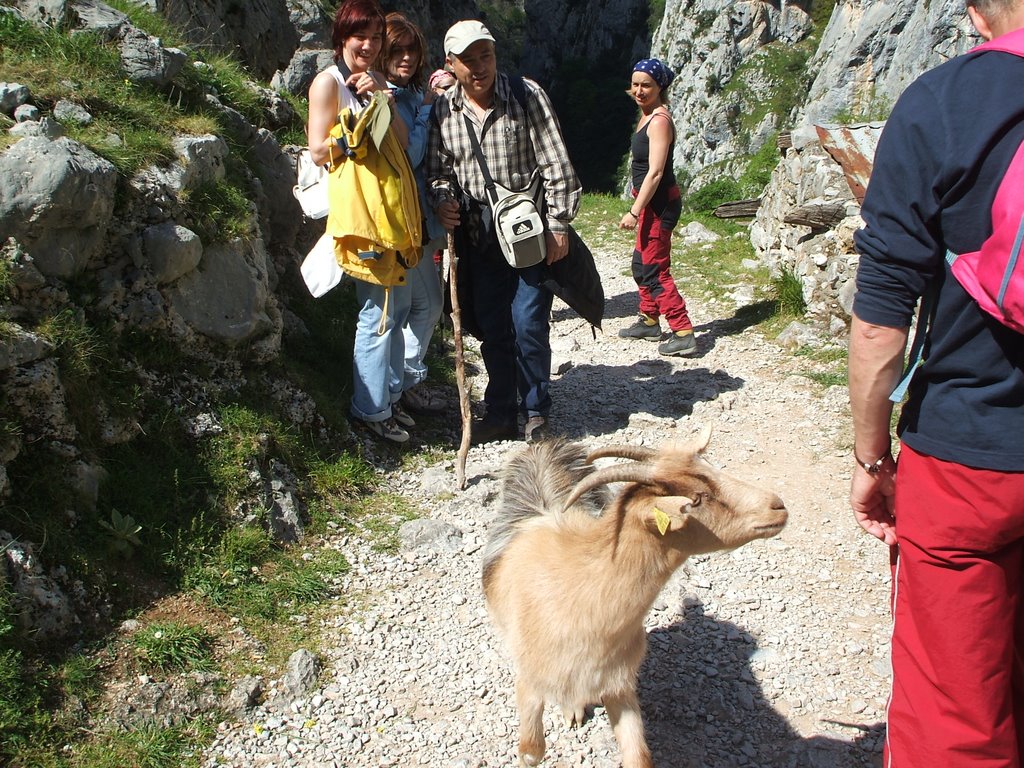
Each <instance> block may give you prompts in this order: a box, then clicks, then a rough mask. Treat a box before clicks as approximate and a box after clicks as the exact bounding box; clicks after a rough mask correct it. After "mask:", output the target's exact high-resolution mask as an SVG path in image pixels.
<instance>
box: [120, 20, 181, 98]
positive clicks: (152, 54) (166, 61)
mask: <svg viewBox="0 0 1024 768" xmlns="http://www.w3.org/2000/svg"><path fill="white" fill-rule="evenodd" d="M187 60H188V56H187V55H186V54H185V52H184V51H181V50H179V49H178V48H164V47H163V46H162V45H161V44H160V39H159V38H157V37H153V36H152V35H147V34H146V33H145V32H143V31H141V30H139V29H135V28H134V27H132V28H131V29H129V30H128V31H126V32H125V33H124V36H123V37H122V39H121V66H122V67H123V68H124V71H125V75H126V77H127V78H128V79H129V80H131V81H132V82H133V83H140V84H146V85H152V86H154V87H156V88H162V87H163V86H165V85H167V84H168V83H170V82H171V81H172V80H173V79H174V78H175V77H176V76H177V74H178V73H179V72H180V71H181V68H182V67H183V66H184V65H185V62H186V61H187Z"/></svg>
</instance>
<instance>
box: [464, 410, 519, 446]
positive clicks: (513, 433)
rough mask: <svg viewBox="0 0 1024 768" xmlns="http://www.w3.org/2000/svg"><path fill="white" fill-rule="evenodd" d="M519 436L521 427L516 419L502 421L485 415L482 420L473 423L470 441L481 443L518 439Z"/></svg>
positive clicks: (474, 443) (475, 443)
mask: <svg viewBox="0 0 1024 768" xmlns="http://www.w3.org/2000/svg"><path fill="white" fill-rule="evenodd" d="M518 437H519V429H518V427H517V426H516V423H515V422H514V421H502V420H501V419H491V418H488V417H486V416H484V418H482V419H480V421H477V422H474V423H473V427H472V438H471V440H470V442H471V443H472V444H473V445H481V444H483V443H494V442H497V441H499V440H516V439H518Z"/></svg>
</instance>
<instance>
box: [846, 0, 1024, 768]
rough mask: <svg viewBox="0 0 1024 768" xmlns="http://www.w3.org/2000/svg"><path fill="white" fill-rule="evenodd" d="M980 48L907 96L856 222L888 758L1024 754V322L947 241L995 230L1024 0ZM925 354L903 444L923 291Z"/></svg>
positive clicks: (1023, 123) (1023, 41)
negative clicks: (888, 638) (988, 291)
mask: <svg viewBox="0 0 1024 768" xmlns="http://www.w3.org/2000/svg"><path fill="white" fill-rule="evenodd" d="M967 12H968V14H969V15H970V18H971V21H972V22H973V23H974V26H975V28H976V29H977V30H978V32H979V33H980V34H981V35H982V36H983V37H984V38H986V39H987V40H992V39H997V40H999V41H1000V44H1001V45H1003V46H1005V47H1009V48H1010V49H1012V50H1014V51H1017V50H1019V51H1020V53H1021V55H1015V53H1010V52H1003V51H996V50H989V51H983V52H980V51H974V52H969V53H967V54H965V55H963V56H960V57H957V58H956V59H953V60H951V61H949V62H946V63H945V64H943V65H942V66H940V67H937V68H936V69H934V70H932V71H930V72H928V73H926V74H925V75H923V76H922V77H921V78H919V79H918V80H917V81H916V82H915V83H913V84H912V85H911V86H910V87H909V88H907V90H906V91H905V92H904V94H903V95H902V96H901V97H900V100H899V102H898V103H897V105H896V107H895V109H894V110H893V113H892V115H891V116H890V118H889V120H888V122H887V124H886V128H885V131H884V132H883V135H882V139H881V141H880V142H879V146H878V151H877V154H876V156H875V163H874V170H873V174H872V177H871V183H870V185H869V189H868V193H867V197H866V198H865V200H864V205H863V208H862V215H863V217H864V221H865V227H864V228H863V229H862V230H860V231H859V232H857V234H856V236H855V240H856V244H857V249H858V251H859V252H860V254H861V261H860V266H859V269H858V273H857V289H858V292H857V297H856V299H855V302H854V318H853V325H852V328H851V331H850V353H849V354H850V359H849V371H850V402H851V408H852V413H853V422H854V456H855V459H856V463H857V466H856V467H855V469H854V476H853V482H852V485H851V491H850V503H851V506H852V508H853V512H854V515H855V517H856V519H857V521H858V523H859V524H860V525H861V526H862V527H863V528H864V529H865V530H866V531H868V532H869V533H871V534H873V535H874V536H876V537H878V538H879V539H881V540H882V541H883V542H885V543H886V544H888V545H889V546H890V547H891V559H892V573H893V591H892V610H893V637H892V667H893V684H892V695H891V697H890V701H889V708H888V732H887V738H886V745H885V758H884V765H885V766H886V767H887V768H913V767H914V766H921V767H922V768H961V767H968V768H970V767H973V766H985V767H986V768H996V767H997V766H998V767H999V768H1020V766H1021V765H1022V756H1024V667H1022V660H1024V605H1022V597H1024V335H1022V334H1021V333H1019V332H1017V331H1015V330H1013V329H1011V328H1008V327H1006V326H1004V325H1002V324H1001V323H1000V322H998V321H997V320H995V319H994V318H993V317H991V316H990V315H988V314H986V313H985V312H984V311H983V310H982V309H981V307H980V306H979V305H978V304H977V302H975V301H974V300H973V299H972V298H971V297H970V296H969V295H968V294H967V292H966V291H965V290H964V289H963V287H962V286H961V285H960V284H959V283H958V282H957V281H956V279H954V278H953V277H952V274H951V272H950V270H949V267H948V266H947V263H946V259H945V256H946V254H947V252H949V253H955V254H959V253H968V252H971V251H976V250H978V249H979V247H980V245H981V243H982V242H984V241H985V239H986V238H988V236H989V235H990V234H991V231H992V217H991V215H990V213H991V208H992V202H993V199H994V196H995V191H996V189H997V188H998V186H999V183H1000V181H1001V180H1002V177H1003V175H1004V173H1005V171H1006V169H1007V167H1008V165H1009V163H1010V160H1011V159H1012V157H1013V156H1014V154H1015V152H1016V151H1017V149H1018V147H1019V146H1021V144H1022V142H1024V89H1021V87H1020V83H1022V82H1024V0H968V2H967ZM926 293H927V294H929V295H930V296H932V297H934V301H935V304H934V307H935V311H934V314H933V315H932V319H931V322H930V323H929V324H928V326H927V327H928V336H927V342H926V345H925V352H926V353H927V354H926V358H925V360H924V362H923V364H922V365H921V366H920V367H918V368H917V371H916V373H915V375H914V378H913V380H912V382H911V387H910V393H909V398H908V400H907V402H906V404H905V406H904V407H903V410H902V413H901V416H900V421H899V425H898V427H897V433H898V435H899V438H900V444H901V450H900V453H899V463H898V465H897V463H896V462H895V461H894V459H893V457H892V454H891V452H890V445H891V436H890V418H891V414H892V403H891V402H890V400H889V396H890V393H891V392H892V391H893V389H894V387H895V385H896V383H897V381H898V380H899V378H900V369H901V367H902V364H903V354H904V351H905V348H906V343H907V337H908V329H909V326H910V323H911V319H912V317H913V313H914V307H915V304H916V302H917V300H918V298H919V297H921V296H922V295H925V294H926Z"/></svg>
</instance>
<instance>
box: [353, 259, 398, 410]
mask: <svg viewBox="0 0 1024 768" xmlns="http://www.w3.org/2000/svg"><path fill="white" fill-rule="evenodd" d="M407 274H408V273H407ZM354 282H355V284H356V301H357V302H358V304H359V306H360V309H359V320H358V322H357V323H356V341H355V345H354V347H353V349H352V406H351V411H352V415H353V416H355V417H356V418H358V419H362V420H363V421H384V420H385V419H389V418H391V404H392V403H395V402H398V398H399V397H401V396H402V380H403V377H404V373H405V336H404V335H403V333H402V326H404V325H405V321H406V318H408V316H409V305H410V301H411V299H412V292H411V291H410V290H409V286H408V285H396V286H392V287H391V288H383V287H382V286H379V285H374V284H373V283H368V282H365V281H364V280H355V281H354ZM385 308H386V312H387V316H386V317H385ZM382 318H384V319H385V323H384V325H383V328H381V319H382Z"/></svg>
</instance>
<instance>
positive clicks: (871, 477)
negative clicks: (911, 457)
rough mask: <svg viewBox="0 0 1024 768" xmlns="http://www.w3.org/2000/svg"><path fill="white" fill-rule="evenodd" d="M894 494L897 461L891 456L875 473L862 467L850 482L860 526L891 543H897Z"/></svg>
mask: <svg viewBox="0 0 1024 768" xmlns="http://www.w3.org/2000/svg"><path fill="white" fill-rule="evenodd" d="M895 493H896V463H895V462H894V461H893V459H892V457H891V456H890V457H888V458H886V460H885V461H884V462H883V464H882V466H881V467H880V468H879V470H878V472H877V473H875V474H870V473H868V472H867V471H865V470H864V468H863V467H860V466H858V467H857V468H856V469H854V470H853V482H852V483H851V484H850V508H851V509H852V510H853V517H854V519H855V520H856V521H857V524H858V525H859V526H860V527H861V528H863V529H864V530H865V531H867V532H868V533H870V534H871V535H872V536H874V537H875V538H877V539H879V540H880V541H882V542H884V543H886V544H888V545H889V546H892V545H893V544H895V543H896V518H895V517H893V506H894V505H893V502H894V500H895Z"/></svg>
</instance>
